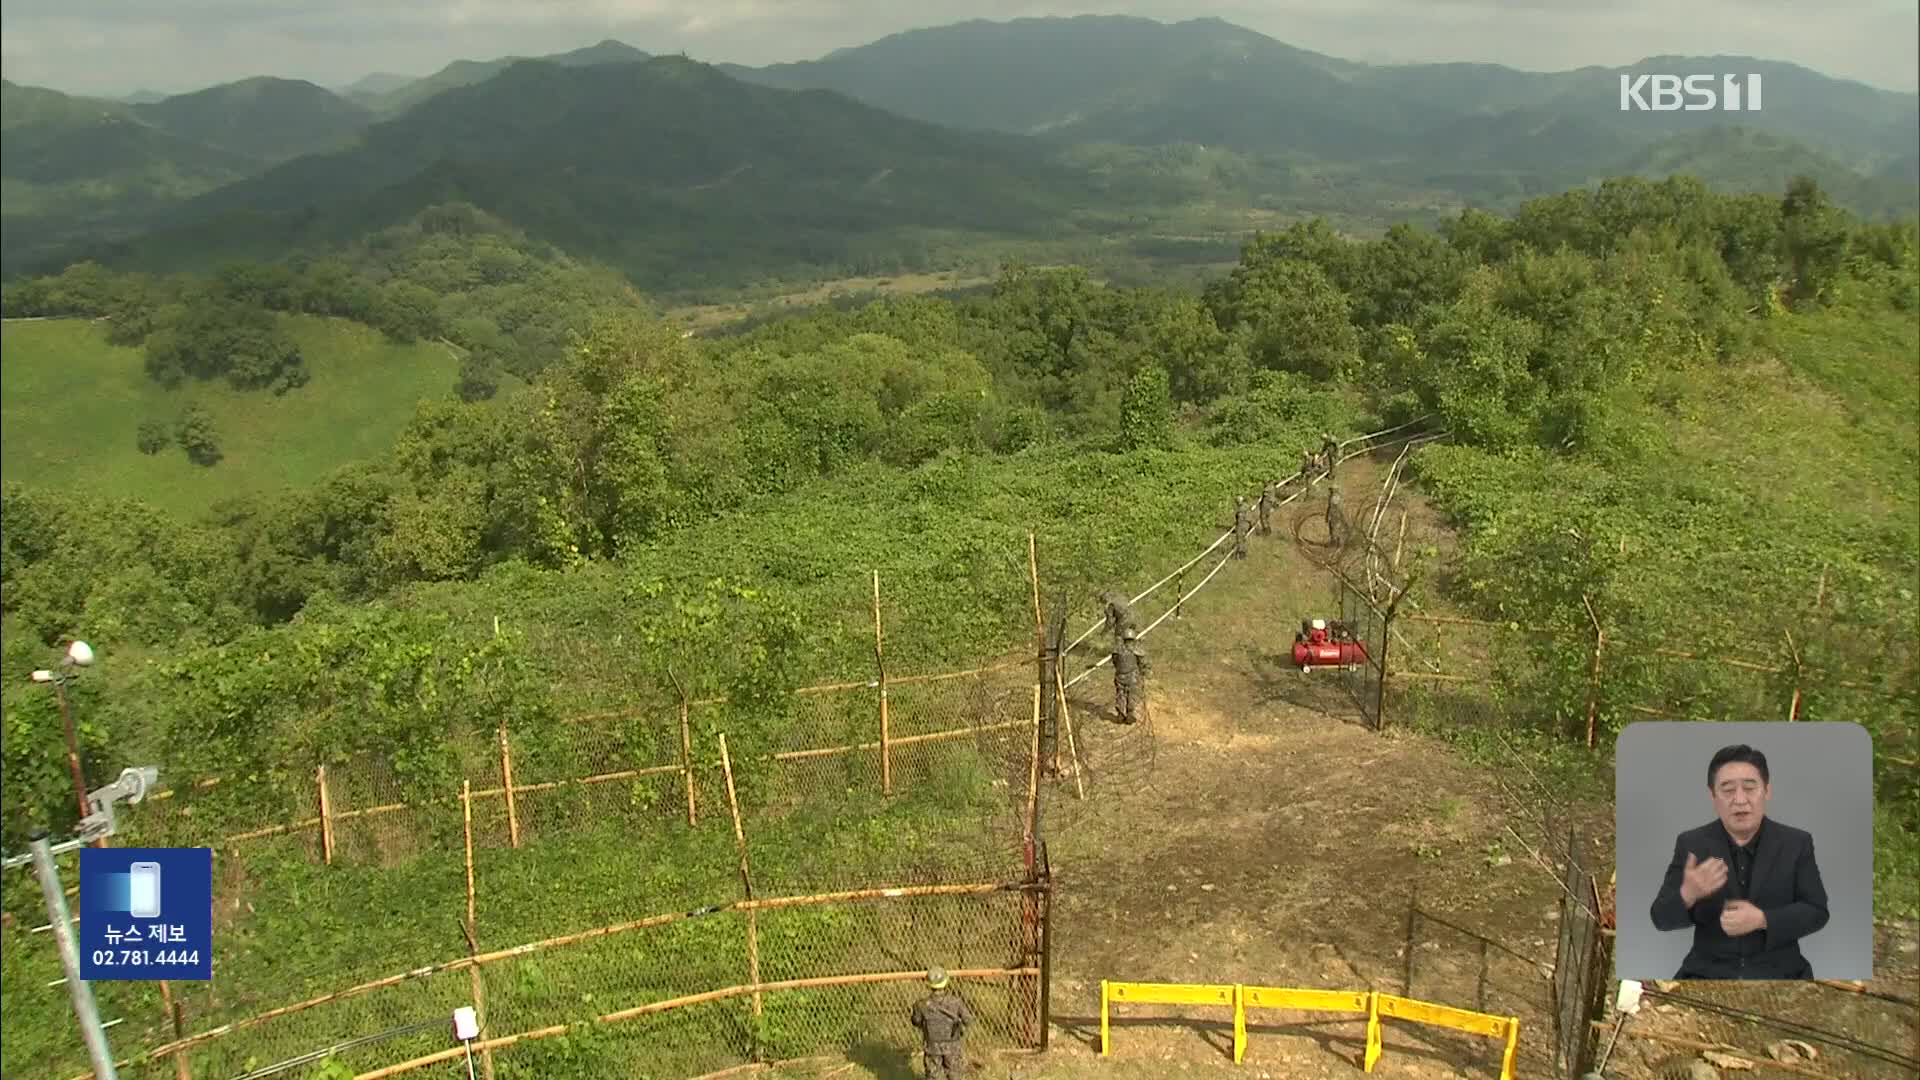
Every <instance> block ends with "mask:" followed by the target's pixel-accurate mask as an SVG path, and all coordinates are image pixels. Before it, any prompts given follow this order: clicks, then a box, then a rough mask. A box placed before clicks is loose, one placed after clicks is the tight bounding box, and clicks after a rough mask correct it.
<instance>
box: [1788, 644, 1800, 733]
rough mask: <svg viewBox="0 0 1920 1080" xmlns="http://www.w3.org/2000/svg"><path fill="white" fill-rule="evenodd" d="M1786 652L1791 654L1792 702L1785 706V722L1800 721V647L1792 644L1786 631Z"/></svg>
mask: <svg viewBox="0 0 1920 1080" xmlns="http://www.w3.org/2000/svg"><path fill="white" fill-rule="evenodd" d="M1786 634H1787V651H1788V652H1789V653H1792V654H1793V701H1792V702H1791V703H1789V704H1788V705H1787V720H1788V721H1789V722H1792V721H1794V720H1798V719H1800V681H1801V677H1802V675H1803V669H1802V668H1801V666H1800V646H1798V645H1795V644H1794V643H1793V631H1791V630H1788V631H1787V632H1786Z"/></svg>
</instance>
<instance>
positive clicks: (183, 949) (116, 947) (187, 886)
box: [78, 848, 213, 982]
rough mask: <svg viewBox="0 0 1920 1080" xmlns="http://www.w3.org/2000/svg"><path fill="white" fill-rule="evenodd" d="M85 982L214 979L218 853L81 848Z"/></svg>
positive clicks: (206, 850)
mask: <svg viewBox="0 0 1920 1080" xmlns="http://www.w3.org/2000/svg"><path fill="white" fill-rule="evenodd" d="M78 944H79V949H80V977H81V978H83V979H86V980H88V981H89V982H111V981H117V980H142V979H173V980H181V981H188V982H191V981H193V980H196V979H211V978H213V849H212V848H81V849H80V940H79V943H78Z"/></svg>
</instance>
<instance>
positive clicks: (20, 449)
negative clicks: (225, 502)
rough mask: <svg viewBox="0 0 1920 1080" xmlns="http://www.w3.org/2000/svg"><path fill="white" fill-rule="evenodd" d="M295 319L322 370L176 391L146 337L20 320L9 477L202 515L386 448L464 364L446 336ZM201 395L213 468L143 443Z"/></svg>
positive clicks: (3, 379)
mask: <svg viewBox="0 0 1920 1080" xmlns="http://www.w3.org/2000/svg"><path fill="white" fill-rule="evenodd" d="M288 328H289V330H290V331H291V333H292V335H293V337H294V340H295V341H297V342H298V343H299V345H300V349H301V352H302V354H304V355H305V357H306V359H307V365H308V368H309V369H310V370H311V371H312V372H313V379H312V381H311V382H309V383H308V384H307V385H306V386H304V387H301V388H300V389H298V390H296V391H294V392H292V393H290V394H288V395H286V396H285V397H278V398H276V397H274V396H272V395H270V394H267V393H265V392H257V391H256V392H244V393H243V392H239V391H235V390H232V389H230V388H229V387H228V386H227V385H226V384H225V383H224V382H216V383H207V384H190V385H188V386H185V387H182V388H181V389H179V390H175V391H168V390H165V389H163V388H162V387H161V386H159V384H157V383H154V382H153V381H151V380H150V379H148V378H147V376H146V373H145V372H144V371H143V370H142V366H141V365H142V354H141V352H140V351H139V350H138V349H126V348H119V347H116V346H113V345H109V344H107V342H106V340H105V337H104V331H103V329H102V328H101V327H100V326H98V325H94V324H89V323H85V322H79V321H71V320H47V321H31V322H28V321H21V322H9V323H8V324H7V325H6V329H5V337H4V341H5V350H4V361H0V416H3V417H4V421H5V422H4V425H0V427H4V430H5V436H4V441H3V442H0V447H3V448H4V455H3V458H4V463H5V464H4V476H5V478H6V479H7V480H18V481H23V482H30V483H44V484H57V485H62V486H72V487H78V488H84V489H87V490H91V491H97V492H100V493H102V494H108V495H116V496H132V497H138V498H142V499H145V500H147V501H149V502H152V503H154V504H155V505H158V506H160V507H163V508H165V509H167V510H170V511H173V512H176V513H181V514H188V515H191V514H196V513H198V512H200V511H202V510H205V509H206V508H207V507H209V506H211V505H212V504H213V503H214V502H216V501H218V500H220V499H222V498H226V497H228V496H231V495H238V494H242V493H246V492H255V491H265V490H272V489H275V488H280V487H286V486H295V487H298V486H304V485H307V484H311V483H313V482H314V481H316V480H318V479H319V478H320V477H322V476H324V475H325V474H326V473H327V472H328V471H330V470H332V469H334V468H336V467H338V466H340V465H344V464H347V463H349V462H352V461H357V460H360V459H363V458H368V457H372V456H375V455H377V454H380V453H382V452H384V451H385V450H386V449H387V448H388V447H390V446H392V445H393V440H394V438H395V436H396V435H397V434H398V433H399V431H400V430H401V428H402V427H404V426H405V424H406V422H407V420H408V418H409V417H411V416H412V414H413V410H414V406H415V404H416V403H417V402H418V401H419V400H420V399H422V398H437V397H443V396H445V395H447V394H450V393H451V392H452V388H453V383H454V378H455V375H456V373H457V372H458V370H459V361H457V360H455V359H454V358H453V357H452V356H451V355H449V354H448V353H447V351H446V350H445V349H444V348H442V347H441V346H439V345H425V344H416V345H408V346H398V345H394V344H391V343H389V342H387V341H385V340H384V339H383V338H382V337H381V336H380V333H379V332H378V331H376V330H371V329H369V328H367V327H364V326H360V325H358V324H355V323H350V322H345V321H341V320H331V319H316V318H307V317H296V318H293V319H290V320H289V324H288ZM190 401H197V402H199V403H201V404H202V405H204V406H205V407H206V409H207V410H208V411H209V412H210V413H211V414H212V415H213V419H214V424H215V427H216V429H217V431H218V432H219V438H220V448H221V450H222V451H224V452H225V454H226V457H225V458H224V460H222V461H221V462H220V463H219V464H217V465H214V466H213V467H211V468H202V467H200V466H197V465H194V464H192V463H190V462H189V461H188V460H187V458H186V455H185V454H184V453H182V452H181V451H180V449H179V448H178V447H177V446H175V447H169V448H168V449H167V450H164V451H162V452H161V453H159V454H156V455H152V456H149V455H146V454H142V453H140V451H139V449H138V448H137V447H136V446H135V444H134V436H135V433H136V430H137V429H138V427H139V425H140V423H141V421H143V420H146V419H149V418H157V419H162V420H166V421H169V422H170V421H172V420H173V419H174V418H175V417H177V416H179V414H180V412H181V410H182V409H184V408H185V407H186V405H187V403H188V402H190Z"/></svg>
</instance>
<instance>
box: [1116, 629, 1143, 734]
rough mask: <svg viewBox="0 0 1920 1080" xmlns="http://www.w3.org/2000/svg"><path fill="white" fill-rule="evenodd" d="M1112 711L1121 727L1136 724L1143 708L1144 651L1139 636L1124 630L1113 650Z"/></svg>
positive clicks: (1131, 630) (1129, 630)
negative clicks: (1116, 646)
mask: <svg viewBox="0 0 1920 1080" xmlns="http://www.w3.org/2000/svg"><path fill="white" fill-rule="evenodd" d="M1113 698H1114V701H1113V711H1114V716H1115V718H1116V719H1118V720H1119V721H1120V723H1122V724H1137V723H1139V722H1140V718H1141V717H1142V716H1143V715H1145V712H1146V707H1147V650H1146V647H1145V646H1144V645H1141V644H1140V633H1139V631H1137V630H1135V629H1134V628H1133V627H1131V626H1129V627H1127V630H1126V633H1125V634H1123V635H1122V636H1121V640H1120V644H1119V647H1118V648H1116V649H1114V650H1113Z"/></svg>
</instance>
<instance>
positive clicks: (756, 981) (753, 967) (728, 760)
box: [720, 731, 765, 1061]
mask: <svg viewBox="0 0 1920 1080" xmlns="http://www.w3.org/2000/svg"><path fill="white" fill-rule="evenodd" d="M720 768H721V770H722V771H723V772H725V774H726V778H727V809H728V810H729V811H730V812H732V814H733V843H734V846H735V847H737V848H739V849H740V891H741V893H742V894H743V895H744V896H745V898H746V899H748V900H751V899H753V871H752V869H751V867H750V865H749V863H748V861H747V832H746V830H745V829H743V828H741V827H740V797H739V795H737V794H736V793H735V792H734V789H733V758H732V757H730V756H729V755H728V754H727V735H726V732H724V731H723V732H721V733H720ZM757 911H758V909H757V908H748V909H747V981H748V983H749V984H750V985H752V986H754V987H755V988H756V989H755V990H754V991H753V1019H754V1026H753V1060H755V1061H759V1060H760V1021H761V1019H762V1018H763V1017H764V1015H765V1013H764V1009H765V1004H764V1002H763V1001H762V1000H761V997H760V991H759V989H758V987H759V985H760V923H759V919H758V918H757V917H756V912H757Z"/></svg>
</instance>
